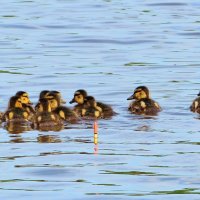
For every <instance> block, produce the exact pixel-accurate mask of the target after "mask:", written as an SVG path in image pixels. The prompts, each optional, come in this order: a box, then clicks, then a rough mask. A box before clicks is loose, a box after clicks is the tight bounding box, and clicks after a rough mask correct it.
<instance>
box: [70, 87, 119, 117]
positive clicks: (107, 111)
mask: <svg viewBox="0 0 200 200" xmlns="http://www.w3.org/2000/svg"><path fill="white" fill-rule="evenodd" d="M86 97H87V92H86V91H85V90H83V89H80V90H77V91H76V92H75V93H74V98H73V99H72V100H71V101H70V102H69V103H70V104H72V103H75V102H76V103H77V105H75V106H74V109H73V110H74V111H75V112H76V113H77V114H78V115H81V112H82V109H83V108H84V100H85V98H86ZM96 103H97V106H99V107H100V108H101V109H102V113H103V116H104V118H110V117H112V116H113V115H115V114H116V112H114V111H113V109H112V108H111V106H109V105H107V104H105V103H102V102H96Z"/></svg>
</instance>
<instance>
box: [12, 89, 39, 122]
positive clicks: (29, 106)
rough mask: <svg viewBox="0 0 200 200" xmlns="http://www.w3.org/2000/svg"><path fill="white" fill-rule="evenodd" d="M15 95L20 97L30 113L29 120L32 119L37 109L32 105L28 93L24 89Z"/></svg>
mask: <svg viewBox="0 0 200 200" xmlns="http://www.w3.org/2000/svg"><path fill="white" fill-rule="evenodd" d="M15 96H17V97H19V98H20V100H21V102H22V106H23V108H24V109H25V110H26V111H27V112H28V113H29V120H32V119H33V117H34V115H35V110H34V108H33V107H32V102H31V101H30V99H29V95H28V93H27V92H24V91H18V92H17V93H16V94H15Z"/></svg>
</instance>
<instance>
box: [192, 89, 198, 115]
mask: <svg viewBox="0 0 200 200" xmlns="http://www.w3.org/2000/svg"><path fill="white" fill-rule="evenodd" d="M197 96H198V97H197V98H196V99H195V100H194V101H193V102H192V105H191V106H190V111H192V112H194V113H198V114H200V92H199V94H198V95H197Z"/></svg>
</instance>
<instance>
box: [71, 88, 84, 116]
mask: <svg viewBox="0 0 200 200" xmlns="http://www.w3.org/2000/svg"><path fill="white" fill-rule="evenodd" d="M86 96H87V92H86V91H85V90H83V89H80V90H77V91H76V92H75V93H74V97H73V99H72V100H71V101H70V102H69V103H70V104H72V103H77V104H76V105H75V106H74V108H73V111H74V112H76V113H77V114H78V116H81V112H82V109H83V108H84V103H85V97H86Z"/></svg>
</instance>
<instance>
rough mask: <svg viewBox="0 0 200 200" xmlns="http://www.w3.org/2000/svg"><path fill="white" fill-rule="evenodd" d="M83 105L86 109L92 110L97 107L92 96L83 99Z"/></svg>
mask: <svg viewBox="0 0 200 200" xmlns="http://www.w3.org/2000/svg"><path fill="white" fill-rule="evenodd" d="M84 104H85V106H86V107H92V108H95V107H96V106H97V102H96V100H95V98H94V97H93V96H87V97H85V99H84Z"/></svg>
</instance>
